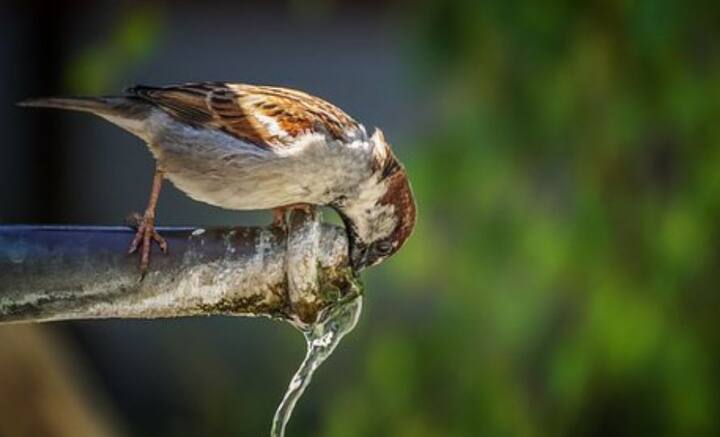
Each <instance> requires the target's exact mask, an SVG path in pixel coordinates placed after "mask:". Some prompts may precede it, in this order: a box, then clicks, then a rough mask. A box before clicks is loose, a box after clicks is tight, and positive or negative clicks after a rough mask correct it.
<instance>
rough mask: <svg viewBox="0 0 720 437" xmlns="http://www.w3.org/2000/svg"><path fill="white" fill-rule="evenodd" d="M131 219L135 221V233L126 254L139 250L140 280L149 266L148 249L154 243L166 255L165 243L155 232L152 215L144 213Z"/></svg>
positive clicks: (134, 215)
mask: <svg viewBox="0 0 720 437" xmlns="http://www.w3.org/2000/svg"><path fill="white" fill-rule="evenodd" d="M132 218H133V219H134V220H135V223H136V227H137V232H135V238H133V240H132V242H131V243H130V248H129V249H128V254H131V253H135V252H137V251H138V250H139V253H140V280H141V281H142V280H143V279H144V278H145V275H146V274H147V271H148V266H149V265H150V249H151V247H152V242H153V241H154V242H156V243H157V244H158V246H159V247H160V250H161V251H162V253H167V242H166V241H165V239H164V238H163V237H162V236H160V234H159V233H158V232H157V231H156V230H155V216H154V214H149V213H148V212H146V213H145V215H144V216H140V214H137V213H136V214H133V216H132Z"/></svg>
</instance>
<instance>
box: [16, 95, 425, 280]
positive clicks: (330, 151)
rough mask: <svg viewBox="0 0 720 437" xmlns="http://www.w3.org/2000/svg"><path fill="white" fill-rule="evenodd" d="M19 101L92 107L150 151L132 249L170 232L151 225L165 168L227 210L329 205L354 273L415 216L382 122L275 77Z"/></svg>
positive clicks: (282, 223)
mask: <svg viewBox="0 0 720 437" xmlns="http://www.w3.org/2000/svg"><path fill="white" fill-rule="evenodd" d="M18 104H19V105H20V106H28V107H47V108H60V109H69V110H75V111H83V112H89V113H92V114H95V115H98V116H100V117H102V118H104V119H106V120H108V121H109V122H111V123H113V124H115V125H117V126H119V127H121V128H122V129H125V130H126V131H128V132H130V133H132V134H134V135H136V136H137V137H139V138H140V139H142V140H143V141H144V142H145V143H146V144H147V147H148V149H149V150H150V152H151V154H152V155H153V157H154V158H155V163H156V167H155V173H154V176H153V180H152V188H151V190H150V199H149V201H148V204H147V208H146V209H145V213H144V215H143V216H142V217H140V218H139V221H138V226H137V232H136V234H135V237H134V238H133V240H132V242H131V243H130V248H129V253H134V252H136V251H137V252H139V253H140V271H141V277H144V275H145V274H146V272H147V269H148V265H149V260H150V248H151V244H152V243H153V242H155V243H157V244H158V245H159V247H160V249H161V250H162V251H163V252H166V251H167V243H166V242H165V240H164V239H163V238H162V236H160V235H159V234H158V232H157V231H156V230H155V210H156V207H157V202H158V197H159V195H160V189H161V186H162V183H163V180H164V179H168V180H170V182H172V183H173V184H174V185H175V186H176V187H177V188H179V189H180V190H181V191H183V192H184V193H186V194H187V195H188V196H189V197H191V198H192V199H195V200H197V201H200V202H204V203H208V204H210V205H214V206H218V207H222V208H226V209H232V210H258V209H271V210H272V211H273V224H274V225H276V226H279V227H281V228H283V229H286V214H287V212H288V211H289V210H291V209H294V208H308V207H310V206H328V207H330V208H332V209H334V210H335V211H337V213H338V214H339V216H340V217H341V219H342V221H343V223H344V224H345V229H346V232H347V235H348V242H349V254H348V255H349V260H350V264H351V266H352V268H353V269H354V270H355V271H356V272H360V271H361V270H362V269H364V268H366V267H369V266H372V265H376V264H378V263H380V262H381V261H383V260H385V259H386V258H388V257H390V256H391V255H393V254H394V253H395V252H397V251H398V249H400V247H402V245H403V243H404V242H405V241H406V240H407V239H408V237H409V236H410V234H411V233H412V231H413V229H414V227H415V220H416V207H415V201H414V197H413V193H412V190H411V187H410V182H409V181H408V176H407V172H406V170H405V168H404V167H403V165H402V164H401V163H400V162H399V161H398V159H397V157H396V156H395V154H394V153H393V151H392V149H391V147H390V144H389V143H388V142H387V141H386V139H385V136H384V135H383V132H382V131H381V130H380V129H378V128H375V130H374V132H373V133H372V135H368V134H367V132H366V129H365V127H364V126H363V125H362V124H360V123H358V122H357V121H355V120H354V119H353V118H351V117H350V116H349V115H347V114H346V113H345V112H343V111H342V110H341V109H339V108H338V107H336V106H334V105H332V104H330V103H328V102H327V101H325V100H323V99H320V98H318V97H315V96H312V95H310V94H307V93H304V92H301V91H297V90H293V89H288V88H281V87H274V86H259V85H248V84H240V83H226V82H192V83H185V84H180V85H169V86H162V87H153V86H142V85H140V86H133V87H130V88H127V89H126V90H125V91H124V93H122V94H121V95H116V96H101V97H48V98H35V99H28V100H24V101H22V102H19V103H18Z"/></svg>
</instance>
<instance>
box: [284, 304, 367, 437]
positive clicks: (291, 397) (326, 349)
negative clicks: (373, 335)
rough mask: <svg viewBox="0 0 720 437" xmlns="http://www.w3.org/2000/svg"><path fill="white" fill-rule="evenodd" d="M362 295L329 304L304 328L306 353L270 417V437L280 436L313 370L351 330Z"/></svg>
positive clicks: (354, 323) (360, 309)
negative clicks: (317, 319) (324, 311)
mask: <svg viewBox="0 0 720 437" xmlns="http://www.w3.org/2000/svg"><path fill="white" fill-rule="evenodd" d="M361 311H362V296H357V297H355V298H353V299H352V300H349V301H347V302H341V303H338V304H336V305H334V306H332V307H330V308H329V309H328V310H327V312H326V313H325V314H323V315H322V316H321V318H320V321H319V322H317V323H316V324H314V325H313V326H312V327H311V328H310V329H308V330H307V331H304V335H305V341H306V343H307V352H306V354H305V359H303V361H302V363H301V364H300V367H299V368H298V369H297V371H296V372H295V375H294V376H293V378H292V380H291V381H290V385H289V386H288V388H287V391H286V392H285V396H284V397H283V400H282V401H281V402H280V405H278V408H277V411H275V417H274V418H273V423H272V430H271V431H270V436H271V437H283V436H284V435H285V427H286V426H287V423H288V421H289V420H290V416H291V415H292V412H293V409H295V404H297V401H298V399H300V396H302V394H303V392H304V391H305V388H306V387H307V386H308V384H310V380H312V376H313V373H314V372H315V370H317V368H318V367H320V365H321V364H322V363H323V362H324V361H325V360H326V359H327V358H328V357H329V356H330V354H332V353H333V351H334V350H335V347H337V345H338V343H340V340H341V339H342V338H343V337H344V336H345V334H347V333H348V332H350V331H352V330H353V328H355V325H356V324H357V321H358V319H359V318H360V312H361Z"/></svg>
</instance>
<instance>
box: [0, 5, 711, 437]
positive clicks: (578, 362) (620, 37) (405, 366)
mask: <svg viewBox="0 0 720 437" xmlns="http://www.w3.org/2000/svg"><path fill="white" fill-rule="evenodd" d="M719 24H720V7H718V6H717V5H716V3H714V2H692V4H689V3H687V2H680V1H671V0H652V1H651V0H634V1H630V0H627V1H623V0H617V1H612V2H606V1H603V2H600V1H591V2H582V4H580V3H579V2H572V1H555V2H551V1H540V2H537V1H529V0H528V1H516V2H505V1H500V0H498V1H485V2H480V1H471V0H457V1H440V0H420V1H416V2H411V1H394V2H393V1H391V2H379V1H377V2H376V1H370V2H362V1H356V2H341V1H333V0H293V1H282V2H261V1H247V2H230V1H227V2H189V1H180V2H156V1H145V2H139V1H138V2H121V1H96V2H90V1H72V2H71V1H56V2H41V1H29V2H19V1H18V2H8V3H5V4H2V5H0V65H1V66H2V68H0V84H1V85H0V132H2V133H3V137H2V141H1V142H0V205H2V208H0V223H84V224H121V223H122V222H123V219H124V217H125V216H126V215H127V214H128V213H129V212H130V211H138V210H142V209H143V208H144V206H145V203H146V201H147V195H148V192H149V188H150V180H151V177H152V169H153V163H152V160H151V157H150V154H149V153H148V152H147V150H146V148H145V147H144V145H143V144H142V143H141V142H140V141H139V140H137V139H135V138H133V137H132V136H130V135H129V134H127V133H125V132H123V131H121V130H120V129H118V128H116V127H113V126H111V125H109V124H107V123H106V122H104V121H102V120H99V119H95V118H93V117H91V116H89V115H86V114H72V113H62V112H56V111H40V110H26V109H21V108H17V107H15V106H13V103H14V102H16V101H18V100H20V99H22V98H25V97H31V96H39V95H56V94H112V93H115V92H118V91H120V90H121V89H122V88H123V87H124V86H127V85H131V84H135V83H144V84H154V85H160V84H165V83H174V82H184V81H191V80H228V81H237V82H249V83H259V84H274V85H283V86H289V87H294V88H299V89H302V90H304V91H307V92H310V93H312V94H315V95H318V96H321V97H324V98H326V99H328V100H330V101H332V102H333V103H335V104H337V105H338V106H340V107H341V108H343V109H345V110H346V111H347V112H348V113H349V114H351V115H352V116H354V117H355V118H357V119H358V120H360V121H362V122H363V123H365V124H366V125H367V126H368V127H372V126H380V127H382V129H383V130H384V131H385V135H386V137H387V138H388V139H389V140H390V141H391V142H392V143H393V144H394V147H395V149H396V153H397V154H398V156H399V157H400V159H401V160H402V161H403V162H404V163H405V164H406V166H407V168H408V172H409V174H410V178H411V181H412V183H413V187H414V190H415V192H416V196H417V200H418V205H419V223H418V229H417V231H416V232H415V235H414V236H413V237H412V239H411V240H410V242H409V243H408V245H407V246H406V248H405V249H404V250H403V251H401V252H400V253H399V254H398V255H397V256H396V257H394V258H393V259H391V260H390V261H388V262H387V263H385V264H384V265H382V266H379V267H378V268H374V269H372V270H371V271H369V272H367V273H366V274H365V280H366V283H367V299H366V302H367V305H366V311H365V313H364V314H363V318H362V319H361V322H360V325H359V327H358V329H357V330H356V331H355V332H353V333H352V334H351V335H350V336H349V337H348V339H347V340H346V341H345V342H344V343H343V344H342V345H341V346H340V348H339V350H338V351H337V352H336V354H335V355H334V356H333V357H332V358H331V359H330V360H329V361H328V363H327V364H326V365H325V366H323V367H322V368H321V370H320V371H319V373H318V374H317V376H316V379H315V381H314V382H313V384H312V385H311V387H310V388H309V390H308V392H307V393H306V396H305V397H304V398H303V399H302V400H301V402H300V404H299V408H298V409H297V411H296V413H295V416H294V417H293V420H292V421H291V424H290V428H289V434H290V435H297V436H301V435H306V436H318V435H324V436H368V435H387V436H400V437H402V436H413V437H414V436H476V435H486V436H535V435H537V436H544V435H547V436H557V435H572V436H577V435H598V436H605V435H633V436H637V435H694V436H701V435H717V433H718V432H720V430H719V429H718V428H719V427H720V416H719V415H718V411H719V408H718V407H719V405H720V398H719V395H718V393H719V390H718V389H717V388H718V387H719V386H720V367H719V364H718V363H720V360H719V358H720V347H719V346H720V334H719V332H720V330H719V329H718V328H719V323H718V314H719V310H720V297H719V295H718V289H717V285H716V284H717V283H718V276H719V275H720V251H719V250H718V241H719V237H720V235H719V231H718V229H720V172H719V171H718V165H719V164H720V135H719V134H718V133H717V132H718V129H717V121H718V117H719V116H720V107H719V103H718V102H720V27H719V26H718V25H719ZM158 219H159V223H160V224H167V225H169V224H202V225H235V224H250V223H252V224H258V223H266V222H267V221H268V220H269V214H267V213H265V212H258V213H244V212H233V211H224V210H220V209H217V208H213V207H210V206H207V205H203V204H199V203H196V202H193V201H191V200H190V199H188V198H187V197H185V196H184V195H183V194H182V193H180V192H178V191H177V190H175V189H174V188H173V187H171V186H170V184H166V186H165V188H164V189H163V193H162V195H161V198H160V203H159V216H158ZM31 330H32V332H30V328H8V327H2V328H0V350H1V349H3V348H5V354H0V398H3V399H4V400H3V402H4V403H5V404H0V405H8V406H12V407H14V409H9V408H0V416H4V417H0V419H1V420H0V422H3V423H5V425H4V427H3V425H0V436H3V437H4V436H5V435H8V436H12V437H15V436H17V435H38V434H37V433H32V432H30V431H27V430H26V428H23V427H20V426H17V427H13V426H12V424H13V423H15V422H17V423H25V422H33V421H38V422H39V421H41V419H39V418H38V417H37V415H36V414H35V411H36V410H35V408H39V407H38V406H37V405H38V404H39V403H42V404H43V408H48V409H50V410H52V411H54V412H55V413H56V414H57V415H58V416H61V419H62V420H67V421H72V420H71V419H72V417H74V416H73V415H78V417H79V416H81V415H85V416H87V417H90V418H92V419H91V420H93V421H96V422H97V423H98V425H97V426H98V427H100V429H103V431H97V430H96V432H101V433H105V434H107V435H111V434H115V433H116V434H118V435H137V436H154V435H168V436H191V435H193V436H194V435H248V436H256V435H265V434H267V430H268V429H269V423H270V419H271V417H272V413H273V411H274V408H275V405H276V404H277V402H278V401H279V399H280V397H281V395H282V391H283V390H284V388H285V387H286V385H287V383H288V380H289V378H290V376H291V374H292V372H293V371H294V369H295V367H296V365H297V363H298V362H299V360H300V359H301V357H302V354H303V344H302V340H301V337H300V334H298V333H297V332H294V331H293V330H292V329H290V328H289V327H287V326H285V325H281V324H277V323H274V322H271V321H266V320H249V319H228V318H217V319H193V320H174V321H147V322H142V321H113V322H76V323H54V324H50V325H43V326H41V327H37V328H31ZM22 336H27V338H31V339H35V340H33V341H27V342H23V341H10V340H9V339H12V340H17V339H18V338H24V337H22ZM2 338H5V340H2ZM38 338H43V339H44V340H37V339H38ZM36 340H37V341H38V342H40V343H38V344H40V345H41V346H39V347H38V348H37V349H38V350H40V351H44V353H48V354H50V355H49V358H48V360H49V361H48V363H49V364H48V366H47V369H55V372H58V370H57V369H61V370H62V371H60V372H59V374H58V375H55V377H57V378H59V379H62V380H65V381H66V382H67V384H68V387H66V388H67V390H68V391H70V392H77V393H80V394H78V395H77V396H78V399H80V400H79V401H78V405H80V407H78V409H77V410H76V409H73V408H70V406H69V405H70V404H68V403H63V402H62V401H57V402H54V401H52V399H53V398H52V396H49V395H48V392H41V391H38V390H34V391H33V390H29V389H28V390H23V389H18V390H16V391H11V390H10V389H9V387H13V381H17V380H19V378H21V377H22V375H21V373H22V372H20V371H18V370H17V369H22V368H23V365H19V366H18V367H12V366H10V365H9V364H8V363H9V362H10V361H11V360H13V359H15V358H14V357H18V356H19V355H20V354H21V353H22V347H23V344H24V345H25V346H27V345H31V344H35V343H33V342H34V341H36ZM3 344H5V345H7V346H3ZM12 345H15V346H12ZM11 347H18V348H20V349H18V352H17V354H15V353H14V352H12V349H11ZM18 359H19V358H18ZM3 360H6V361H3ZM35 362H36V361H35V360H30V361H28V363H35ZM55 363H57V365H55ZM28 365H30V364H28ZM3 368H10V369H15V370H13V371H5V372H3V371H2V369H3ZM43 369H45V367H43ZM63 369H64V370H63ZM17 372H20V373H17ZM43 372H45V374H47V375H54V373H53V372H52V371H50V370H48V371H45V370H42V371H39V374H43ZM26 376H27V375H26ZM3 380H4V381H5V382H4V383H3ZM4 388H5V390H4ZM4 391H5V393H4ZM3 412H4V413H3ZM77 423H82V422H81V421H78V422H77ZM77 426H78V428H77V429H76V430H75V431H74V432H73V431H68V432H67V434H63V433H62V432H61V431H60V428H59V427H54V428H53V427H51V428H49V429H46V430H45V433H44V434H47V435H82V432H87V431H80V430H81V429H84V430H87V429H89V428H82V427H81V425H77ZM68 429H72V428H68ZM23 430H24V431H23Z"/></svg>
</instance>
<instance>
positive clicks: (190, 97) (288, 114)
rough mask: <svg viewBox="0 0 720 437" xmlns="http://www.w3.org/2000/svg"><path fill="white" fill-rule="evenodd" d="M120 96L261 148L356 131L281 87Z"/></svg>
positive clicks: (149, 90) (322, 106) (212, 86)
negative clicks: (317, 135) (313, 135)
mask: <svg viewBox="0 0 720 437" xmlns="http://www.w3.org/2000/svg"><path fill="white" fill-rule="evenodd" d="M126 92H127V93H128V94H130V95H133V96H136V97H138V98H141V99H143V100H145V101H147V102H150V103H152V104H153V105H155V106H157V107H159V108H161V109H163V110H164V111H165V112H167V113H168V114H170V115H171V116H172V117H174V118H175V119H177V120H179V121H182V122H185V123H188V124H191V125H193V126H197V127H205V128H214V129H218V130H221V131H223V132H225V133H227V134H229V135H232V136H234V137H235V138H238V139H240V140H243V141H246V142H249V143H252V144H255V145H257V146H259V147H263V148H277V147H283V146H289V145H291V144H292V142H293V141H294V140H295V139H296V138H297V137H298V136H300V135H303V134H307V133H316V132H317V133H323V134H325V135H327V136H328V137H330V138H332V139H335V140H338V139H342V140H347V139H348V138H350V137H352V136H354V135H356V134H357V133H358V132H360V131H362V127H361V126H360V125H359V124H358V123H357V122H356V121H355V120H353V119H352V118H351V117H350V116H348V115H347V114H345V113H344V112H343V111H342V110H340V109H339V108H337V107H335V106H334V105H332V104H330V103H328V102H326V101H324V100H322V99H320V98H317V97H314V96H311V95H309V94H306V93H303V92H300V91H295V90H290V89H287V88H280V87H268V86H256V85H245V84H232V83H222V82H195V83H186V84H183V85H171V86H165V87H148V86H135V87H132V88H128V89H127V90H126Z"/></svg>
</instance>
